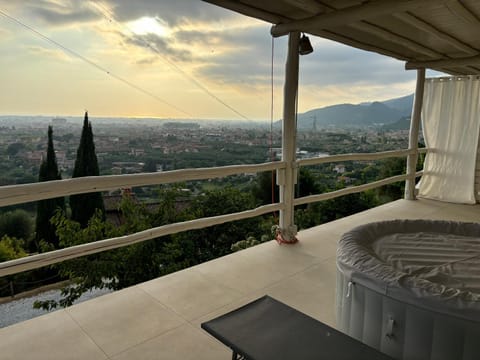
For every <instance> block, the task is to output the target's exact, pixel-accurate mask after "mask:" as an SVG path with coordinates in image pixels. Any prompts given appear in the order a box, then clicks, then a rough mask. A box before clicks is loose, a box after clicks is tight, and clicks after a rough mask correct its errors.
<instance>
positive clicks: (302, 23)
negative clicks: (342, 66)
mask: <svg viewBox="0 0 480 360" xmlns="http://www.w3.org/2000/svg"><path fill="white" fill-rule="evenodd" d="M432 2H433V3H438V0H437V1H434V0H382V1H372V2H368V3H365V4H360V5H355V6H351V7H348V8H345V9H340V10H337V11H333V12H330V13H326V14H321V15H318V16H312V17H309V18H306V19H302V20H297V21H291V22H287V23H280V24H277V25H274V26H273V27H272V29H271V31H270V32H271V34H272V35H273V36H275V37H278V36H283V35H287V34H288V33H289V32H291V31H304V32H309V30H311V29H315V28H316V29H322V28H323V29H324V28H330V27H335V26H338V25H345V24H351V23H354V22H358V21H361V20H367V19H369V18H374V17H377V16H380V15H385V14H391V13H394V12H404V11H408V10H412V9H416V8H419V7H422V6H425V5H427V4H429V3H432Z"/></svg>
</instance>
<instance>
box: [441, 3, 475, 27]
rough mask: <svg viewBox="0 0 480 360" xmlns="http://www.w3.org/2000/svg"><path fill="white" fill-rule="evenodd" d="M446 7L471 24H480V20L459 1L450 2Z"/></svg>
mask: <svg viewBox="0 0 480 360" xmlns="http://www.w3.org/2000/svg"><path fill="white" fill-rule="evenodd" d="M445 6H446V7H447V8H448V9H449V10H450V12H451V13H452V14H455V15H456V16H457V17H458V18H460V19H462V20H463V21H465V22H467V23H470V24H480V20H479V19H478V17H477V16H475V14H473V13H472V12H471V11H470V10H469V9H468V8H467V7H466V6H465V5H464V4H462V3H461V2H460V1H458V0H448V1H446V2H445Z"/></svg>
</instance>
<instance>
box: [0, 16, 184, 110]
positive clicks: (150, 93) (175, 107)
mask: <svg viewBox="0 0 480 360" xmlns="http://www.w3.org/2000/svg"><path fill="white" fill-rule="evenodd" d="M0 15H2V16H3V17H5V18H7V19H8V20H10V21H12V22H14V23H16V24H17V25H20V26H22V27H24V28H25V29H27V30H29V31H31V32H32V33H34V34H35V35H36V36H38V37H39V38H41V39H42V40H44V41H46V42H48V43H50V44H53V45H54V46H56V47H58V48H60V49H61V50H62V51H64V52H65V53H67V54H69V55H71V56H73V57H76V58H78V59H80V60H82V61H84V62H86V63H87V64H89V65H91V66H92V67H94V68H96V69H97V70H100V71H102V72H104V73H106V74H107V75H109V76H111V77H112V78H114V79H116V80H118V81H121V82H122V83H124V84H125V85H127V86H130V87H131V88H133V89H135V90H137V91H139V92H141V93H143V94H145V95H147V96H150V97H152V98H153V99H155V100H157V101H159V102H161V103H163V104H165V105H168V106H169V107H171V108H173V109H175V110H176V111H178V112H180V113H182V114H185V115H187V116H188V117H193V116H192V115H191V114H189V113H188V112H186V111H184V110H182V109H180V108H179V107H178V106H175V105H173V104H171V103H169V102H168V101H166V100H164V99H162V98H161V97H159V96H157V95H155V94H154V93H152V92H151V91H148V90H146V89H144V88H142V87H140V86H138V85H136V84H134V83H132V82H131V81H129V80H126V79H124V78H122V77H120V76H118V75H116V74H114V73H112V72H111V71H110V70H108V69H107V68H105V67H103V66H101V65H99V64H97V63H96V62H94V61H92V60H90V59H88V58H86V57H85V56H83V55H81V54H80V53H78V52H76V51H74V50H72V49H69V48H68V47H66V46H65V45H63V44H61V43H59V42H58V41H55V40H53V39H51V38H49V37H48V36H46V35H44V34H42V33H41V32H40V31H38V30H36V29H34V28H33V27H31V26H30V25H27V24H26V23H24V22H22V21H20V20H18V19H16V18H14V17H13V16H11V15H9V14H7V13H6V12H4V11H3V10H0Z"/></svg>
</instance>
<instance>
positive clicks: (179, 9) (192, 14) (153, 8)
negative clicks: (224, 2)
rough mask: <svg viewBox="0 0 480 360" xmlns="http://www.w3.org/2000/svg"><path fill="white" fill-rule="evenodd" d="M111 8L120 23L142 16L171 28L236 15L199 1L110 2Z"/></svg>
mask: <svg viewBox="0 0 480 360" xmlns="http://www.w3.org/2000/svg"><path fill="white" fill-rule="evenodd" d="M108 3H109V5H110V8H111V9H112V11H113V13H114V14H115V18H116V19H117V20H119V21H122V22H123V21H130V20H135V19H138V18H140V17H142V16H150V17H158V18H160V19H162V20H163V21H165V22H166V23H167V24H168V25H169V26H171V27H173V26H177V25H179V24H185V23H191V22H198V21H206V22H212V21H219V20H223V19H229V18H232V17H235V16H238V15H236V14H235V13H233V12H231V11H228V10H225V9H222V8H220V7H218V6H214V5H211V4H208V3H205V2H203V1H199V0H176V1H175V0H174V1H172V0H135V1H132V0H110V1H108Z"/></svg>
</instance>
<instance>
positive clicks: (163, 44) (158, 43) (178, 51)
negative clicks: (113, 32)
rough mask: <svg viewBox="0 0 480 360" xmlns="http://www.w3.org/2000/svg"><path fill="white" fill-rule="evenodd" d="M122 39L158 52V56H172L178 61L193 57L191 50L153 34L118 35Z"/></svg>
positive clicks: (155, 52)
mask: <svg viewBox="0 0 480 360" xmlns="http://www.w3.org/2000/svg"><path fill="white" fill-rule="evenodd" d="M120 36H121V37H122V40H123V41H124V42H125V43H126V44H127V45H128V44H130V45H135V46H139V47H142V48H145V49H147V50H149V51H151V52H153V53H154V54H160V57H162V58H163V57H166V58H172V59H175V60H178V61H191V60H192V59H193V57H194V55H193V54H192V52H191V51H189V50H187V49H182V48H178V47H175V45H174V44H173V45H172V43H171V42H170V41H168V39H165V38H163V37H160V36H158V35H155V34H145V35H132V34H130V35H124V34H121V35H120Z"/></svg>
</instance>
